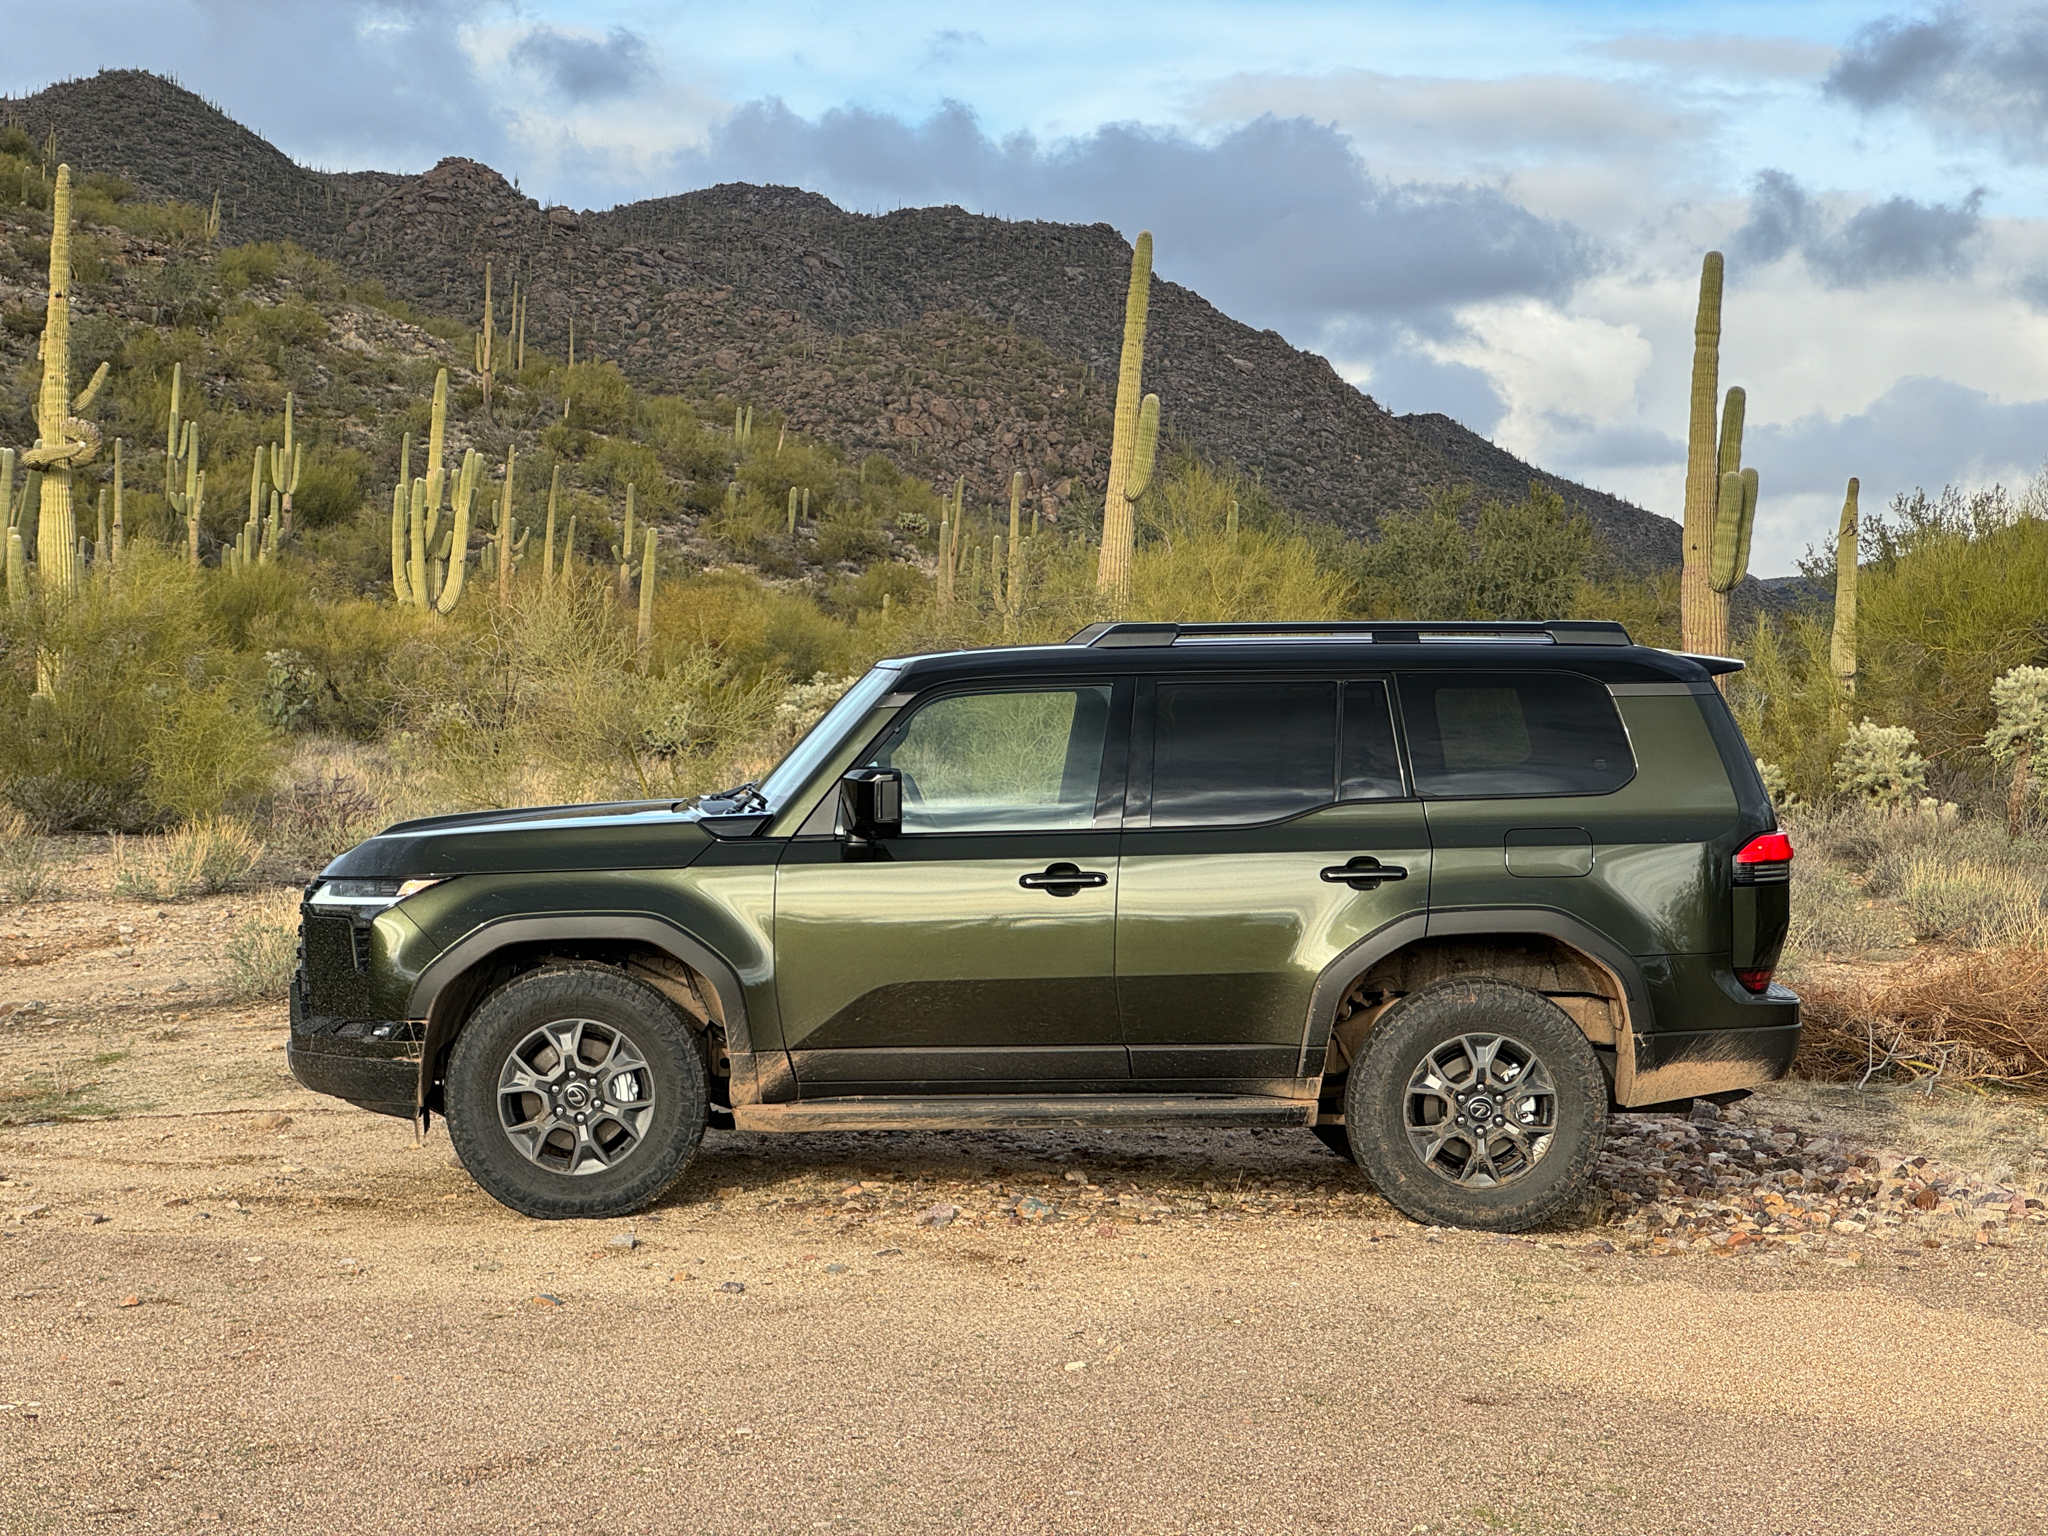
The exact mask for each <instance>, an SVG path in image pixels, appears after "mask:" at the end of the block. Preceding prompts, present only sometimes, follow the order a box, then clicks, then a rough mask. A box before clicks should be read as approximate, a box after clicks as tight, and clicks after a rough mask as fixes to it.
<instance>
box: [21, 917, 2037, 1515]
mask: <svg viewBox="0 0 2048 1536" xmlns="http://www.w3.org/2000/svg"><path fill="white" fill-rule="evenodd" d="M247 908H248V902H247V899H246V898H243V899H239V900H238V899H236V898H218V899H215V900H212V901H206V902H194V903H189V904H183V905H178V906H172V907H165V908H155V907H147V906H136V905H132V904H127V903H114V902H109V901H106V900H104V899H101V898H99V897H97V896H94V895H92V894H91V893H90V892H89V891H88V893H87V894H86V895H85V896H82V897H79V898H77V899H74V900H71V901H68V902H64V903H58V904H51V905H41V906H36V907H31V908H27V909H21V910H17V911H11V912H5V913H0V967H4V968H0V1121H4V1123H0V1302H4V1305H0V1432H4V1434H5V1445H6V1448H7V1454H6V1455H5V1456H4V1457H0V1531H4V1532H15V1531H24V1532H25V1531H67V1532H68V1531H117V1530H138V1531H142V1530H147V1531H158V1530H166V1531H170V1530H185V1529H200V1530H222V1529H237V1528H245V1527H246V1528H250V1529H257V1528H262V1529H277V1530H306V1531H329V1530H378V1531H387V1530H388V1531H415V1530H417V1531H429V1530H431V1531H448V1530H458V1531H462V1530H478V1531H493V1532H498V1531H504V1532H526V1531H532V1532H569V1531H574V1532H607V1533H614V1532H616V1533H623V1532H641V1531H645V1532H664V1533H666V1532H695V1531H707V1532H708V1531H713V1530H717V1531H721V1532H726V1531H736V1530H737V1531H748V1532H752V1531H775V1532H780V1531H791V1532H797V1531H837V1532H852V1531H870V1532H886V1531H924V1530H933V1531H938V1530H946V1531H952V1530H957V1529H959V1528H961V1527H962V1526H964V1525H967V1524H969V1523H972V1524H973V1525H975V1526H978V1527H981V1528H985V1529H989V1530H997V1531H1041V1530H1050V1531H1063V1532H1064V1531H1073V1532H1092V1531H1115V1532H1117V1533H1119V1536H1123V1533H1129V1532H1154V1531H1159V1532H1165V1531H1175V1532H1180V1531H1186V1532H1209V1531H1247V1532H1269V1531H1316V1532H1323V1531H1328V1532H1345V1533H1350V1532H1375V1533H1376V1532H1387V1533H1392V1536H1411V1533H1414V1532H1417V1531H1427V1532H1432V1533H1445V1536H1449V1533H1475V1536H1476V1533H1480V1532H1500V1531H1528V1532H1567V1531H1571V1532H1639V1531H1644V1530H1648V1529H1653V1528H1654V1529H1657V1530H1659V1531H1669V1532H1730V1533H1737V1532H1739V1533H1749V1532H1759V1533H1764V1532H1770V1533H1778V1532H1800V1533H1804V1532H1816V1533H1818V1532H1828V1533H1837V1532H1861V1531H1871V1532H1876V1531H1914V1532H1928V1531H1951V1530H1954V1531H1963V1530H1969V1531H2008V1530H2010V1531H2019V1530H2030V1529H2039V1528H2040V1518H2041V1517H2040V1510H2041V1508H2042V1507H2043V1500H2044V1497H2048V1466H2044V1463H2043V1462H2042V1460H2041V1457H2040V1454H2039V1446H2040V1445H2041V1443H2042V1442H2043V1440H2044V1438H2048V1395H2044V1394H2043V1393H2042V1391H2041V1384H2042V1383H2043V1381H2048V1241H2044V1239H2048V1223H2044V1216H2048V1212H2044V1211H2043V1209H2042V1206H2041V1202H2042V1200H2043V1198H2044V1182H2043V1181H2044V1178H2048V1115H2044V1114H2043V1112H2042V1111H2041V1110H2040V1109H2039V1108H2037V1107H2033V1106H2030V1105H2029V1104H2027V1103H2025V1102H2023V1101H2012V1100H1982V1099H1966V1098H1964V1097H1962V1096H1951V1095H1936V1096H1935V1097H1932V1098H1927V1097H1924V1096H1922V1095H1919V1094H1917V1093H1915V1094H1905V1093H1900V1092H1898V1091H1896V1090H1886V1091H1883V1092H1872V1093H1866V1094H1862V1095H1856V1094H1852V1093H1849V1092H1847V1091H1845V1090H1835V1089H1825V1088H1815V1087H1808V1086H1805V1085H1784V1086H1782V1087H1779V1088H1775V1089H1773V1090H1771V1091H1770V1092H1768V1093H1766V1094H1762V1095H1759V1096H1758V1097H1757V1098H1755V1099H1752V1100H1749V1101H1747V1102H1746V1103H1745V1104H1744V1105H1742V1106H1738V1107H1736V1108H1735V1109H1733V1110H1730V1111H1724V1112H1721V1113H1719V1114H1716V1115H1714V1116H1713V1118H1712V1119H1711V1120H1708V1119H1704V1118H1703V1119H1701V1120H1698V1121H1695V1120H1692V1119H1681V1118H1674V1117H1624V1118H1621V1119H1618V1120H1617V1122H1616V1125H1615V1133H1614V1136H1613V1138H1612V1140H1611V1142H1610V1145H1609V1148H1608V1151H1607V1153H1606V1155H1605V1156H1604V1157H1603V1159H1602V1164H1601V1171H1600V1183H1599V1190H1598V1194H1597V1196H1596V1198H1595V1200H1594V1202H1593V1203H1592V1204H1591V1206H1590V1207H1589V1209H1588V1210H1587V1211H1586V1212H1585V1213H1583V1214H1582V1215H1581V1216H1580V1217H1579V1218H1577V1219H1576V1220H1574V1221H1573V1222H1571V1223H1567V1224H1561V1225H1559V1226H1558V1227H1556V1228H1554V1229H1551V1230H1546V1231H1542V1232H1538V1233H1534V1234H1530V1235H1529V1236H1528V1237H1526V1238H1515V1239H1504V1238H1497V1237H1492V1236H1488V1235H1485V1234H1478V1233H1469V1232H1458V1231H1440V1230H1435V1229H1429V1228H1424V1227H1419V1226H1416V1225H1414V1224H1413V1223H1410V1222H1408V1221H1406V1220H1405V1219H1404V1218H1402V1217H1400V1216H1399V1215H1398V1214H1397V1213H1395V1212H1394V1211H1393V1210H1392V1209H1391V1208H1390V1207H1388V1206H1387V1205H1386V1204H1385V1203H1384V1202H1382V1201H1380V1200H1379V1199H1378V1197H1377V1196H1376V1195H1374V1194H1373V1193H1372V1191H1371V1189H1370V1188H1369V1186H1367V1185H1366V1183H1365V1182H1364V1180H1363V1179H1362V1178H1361V1177H1360V1176H1359V1175H1358V1173H1357V1171H1356V1170H1355V1169H1354V1168H1352V1167H1351V1166H1350V1165H1349V1164H1347V1163H1345V1162H1343V1161H1341V1160H1339V1159H1337V1158H1335V1157H1332V1156H1330V1155H1329V1154H1328V1153H1327V1152H1325V1151H1324V1150H1323V1148H1322V1147H1321V1145H1320V1144H1319V1143H1318V1142H1316V1141H1315V1140H1314V1139H1313V1138H1312V1137H1310V1136H1309V1135H1308V1134H1307V1133H1306V1132H1298V1131H1290V1132H1227V1133H1179V1132H1174V1133H1166V1132H1159V1133H1148V1134H1135V1135H1134V1134H1125V1135H1120V1136H1114V1137H1113V1136H1109V1135H1106V1134H1065V1133H1035V1134H1021V1133H1003V1134H972V1135H971V1134H946V1135H935V1134H923V1135H910V1134H902V1135H873V1136H815V1137H782V1138H777V1137H768V1136H749V1135H740V1134H718V1133H713V1134H712V1135H711V1136H709V1137H708V1138H707V1140H706V1144H705V1148H704V1151H703V1153H702V1154H701V1156H700V1157H699V1159H698V1161H697V1162H696V1163H695V1164H694V1165H693V1167H692V1169H691V1171H690V1173H689V1174H688V1176H687V1177H686V1178H685V1180H684V1181H683V1182H682V1183H681V1184H680V1185H679V1186H678V1187H677V1188H676V1189H675V1190H674V1191H673V1192H672V1193H671V1194H670V1196H669V1197H668V1198H667V1199H665V1200H664V1201H663V1202H662V1204H661V1205H660V1206H659V1207H658V1208H656V1209H655V1210H653V1211H650V1212H648V1213H645V1214H643V1215H642V1216H641V1217H639V1218H638V1219H636V1220H634V1221H630V1222H604V1223H591V1222H572V1223H554V1224H536V1223H529V1222H526V1221H523V1220H521V1219H520V1218H518V1217H516V1216H513V1215H512V1214H510V1213H509V1212H506V1211H504V1210H502V1209H501V1208H499V1207H497V1206H496V1205H494V1204H493V1203H492V1202H490V1201H489V1200H488V1199H487V1198H486V1197H484V1196H483V1195H482V1194H481V1193H480V1192H479V1191H478V1190H477V1189H476V1187H475V1185H474V1184H473V1183H471V1181H470V1180H469V1179H468V1177H467V1176H466V1175H465V1174H464V1173H463V1172H462V1171H461V1170H460V1168H459V1167H458V1166H456V1165H455V1163H454V1160H453V1158H452V1156H451V1155H450V1151H449V1147H448V1143H447V1140H446V1138H445V1136H443V1135H442V1134H441V1133H440V1132H439V1131H438V1130H437V1131H435V1132H434V1133H432V1134H431V1135H430V1136H429V1138H428V1140H427V1141H426V1143H425V1144H424V1145H421V1146H415V1145H414V1144H413V1143H412V1139H411V1134H410V1131H409V1129H408V1128H407V1127H405V1126H404V1125H402V1124H401V1123H400V1122H397V1121H391V1120H382V1119H378V1118H376V1117H373V1116H368V1115H363V1114H360V1113H357V1112H354V1111H351V1110H348V1109H347V1108H345V1107H342V1106H337V1105H334V1104H332V1103H331V1102H329V1101H323V1100H319V1099H316V1098H314V1097H312V1096H311V1095H307V1094H304V1093H302V1092H301V1091H299V1090H298V1089H297V1088H296V1086H295V1085H294V1084H292V1083H291V1081H290V1079H289V1077H288V1076H287V1074H286V1073H285V1070H284V1065H283V1055H282V1051H281V1049H280V1047H281V1042H282V1039H283V1028H284V1022H283V1010H282V1008H281V1007H278V1006H275V1005H269V1004H236V1003H233V1002H231V1001H229V1000H227V999H225V998H223V997H221V996H220V995H219V994H218V993H217V992H215V991H213V990H211V989H212V987H213V982H212V980H211V978H212V977H213V976H214V975H215V973H216V967H217V956H218V954H219V953H220V947H221V944H222V943H223V942H224V940H225V938H226V937H227V936H229V935H231V934H232V932H233V930H234V928H235V926H236V923H237V922H238V920H239V919H238V917H237V916H234V915H230V914H232V913H239V912H245V911H246V910H247ZM159 911H161V912H162V913H163V915H162V916H161V917H159V916H158V915H157V913H158V912H159ZM123 924H126V925H127V926H128V928H129V929H130V930H131V931H130V932H128V933H123V932H121V927H122V925H123ZM31 955H33V956H41V955H47V956H49V958H47V959H37V960H34V961H32V962H27V963H24V962H23V961H22V959H21V957H23V956H31ZM181 983H182V985H180V984H181ZM27 1003H34V1004H35V1006H34V1007H24V1006H23V1005H24V1004H27Z"/></svg>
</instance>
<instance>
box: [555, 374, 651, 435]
mask: <svg viewBox="0 0 2048 1536" xmlns="http://www.w3.org/2000/svg"><path fill="white" fill-rule="evenodd" d="M563 388H564V391H565V393H566V394H567V396H568V400H569V424H570V425H571V426H572V427H581V428H583V429H584V430H586V431H590V432H622V431H624V430H625V429H626V427H627V426H628V425H630V424H631V422H632V420H633V408H634V395H633V386H632V385H631V384H630V383H629V382H628V381H627V379H626V376H625V375H624V374H623V373H621V372H619V365H618V364H617V363H612V362H604V361H599V362H592V363H584V362H579V363H578V364H577V365H576V366H575V368H573V369H572V370H570V371H569V373H568V374H567V376H566V379H565V381H564V384H563Z"/></svg>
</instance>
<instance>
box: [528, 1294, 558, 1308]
mask: <svg viewBox="0 0 2048 1536" xmlns="http://www.w3.org/2000/svg"><path fill="white" fill-rule="evenodd" d="M526 1304H527V1305H528V1306H529V1307H559V1306H560V1305H561V1304H562V1298H561V1297H559V1296H550V1295H549V1294H548V1293H547V1292H546V1291H542V1292H540V1293H539V1294H538V1295H535V1296H529V1297H528V1298H527V1299H526Z"/></svg>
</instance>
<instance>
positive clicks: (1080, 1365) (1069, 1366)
mask: <svg viewBox="0 0 2048 1536" xmlns="http://www.w3.org/2000/svg"><path fill="white" fill-rule="evenodd" d="M1232 1321H1235V1319H1232ZM1064 1369H1066V1370H1069V1371H1085V1370H1087V1369H1088V1362H1087V1361H1086V1360H1069V1361H1068V1362H1067V1363H1066V1365H1065V1367H1064Z"/></svg>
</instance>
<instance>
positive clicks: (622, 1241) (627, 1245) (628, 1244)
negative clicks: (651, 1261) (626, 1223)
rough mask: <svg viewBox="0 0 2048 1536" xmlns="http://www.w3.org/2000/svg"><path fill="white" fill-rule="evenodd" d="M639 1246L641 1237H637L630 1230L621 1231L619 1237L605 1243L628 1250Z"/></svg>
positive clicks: (606, 1245)
mask: <svg viewBox="0 0 2048 1536" xmlns="http://www.w3.org/2000/svg"><path fill="white" fill-rule="evenodd" d="M639 1246H640V1239H639V1238H637V1237H635V1236H634V1235H633V1234H632V1233H630V1232H621V1233H620V1234H619V1235H618V1236H617V1237H615V1238H613V1239H612V1240H611V1241H610V1242H608V1243H606V1244H605V1247H607V1248H624V1249H627V1250H628V1251H631V1250H632V1249H635V1248H638V1247H639Z"/></svg>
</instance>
